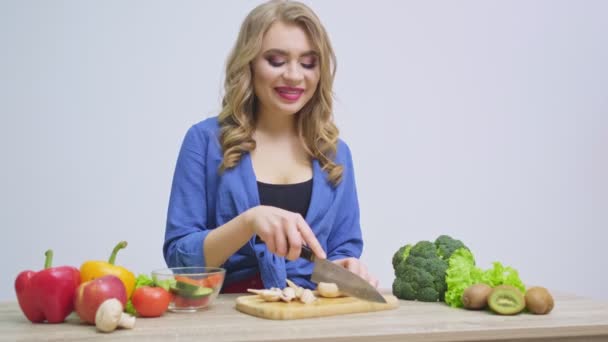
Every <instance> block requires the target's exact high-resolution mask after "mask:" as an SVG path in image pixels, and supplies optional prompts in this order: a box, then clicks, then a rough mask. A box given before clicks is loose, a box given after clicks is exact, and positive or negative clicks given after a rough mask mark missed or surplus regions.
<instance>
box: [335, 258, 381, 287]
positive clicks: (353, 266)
mask: <svg viewBox="0 0 608 342" xmlns="http://www.w3.org/2000/svg"><path fill="white" fill-rule="evenodd" d="M333 262H334V263H335V264H338V265H340V266H342V267H344V268H346V269H347V270H349V271H351V272H353V273H354V274H356V275H358V276H359V277H361V278H363V279H365V280H367V281H368V282H369V283H370V284H372V286H373V287H378V279H376V278H375V277H373V276H372V275H370V274H369V273H367V267H366V266H365V265H364V264H363V263H362V262H361V261H360V260H359V259H357V258H345V259H338V260H334V261H333Z"/></svg>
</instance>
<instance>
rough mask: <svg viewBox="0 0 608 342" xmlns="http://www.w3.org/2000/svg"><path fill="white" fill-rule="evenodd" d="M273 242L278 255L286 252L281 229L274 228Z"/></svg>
mask: <svg viewBox="0 0 608 342" xmlns="http://www.w3.org/2000/svg"><path fill="white" fill-rule="evenodd" d="M282 223H283V222H282ZM283 224H284V223H283ZM274 243H275V247H276V251H275V254H276V255H278V256H285V255H286V254H287V239H286V237H285V233H284V231H283V229H281V228H280V229H275V231H274Z"/></svg>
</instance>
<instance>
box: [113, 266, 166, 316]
mask: <svg viewBox="0 0 608 342" xmlns="http://www.w3.org/2000/svg"><path fill="white" fill-rule="evenodd" d="M174 285H175V279H165V280H159V279H152V278H150V277H149V276H147V275H145V274H139V275H138V276H137V279H136V280H135V291H134V292H133V297H135V292H137V289H139V288H140V287H146V286H147V287H157V288H160V289H164V290H165V291H166V292H167V293H168V295H169V299H170V298H171V294H170V293H169V290H170V288H171V287H172V286H174ZM140 306H141V304H140ZM165 310H166V309H165ZM125 312H127V313H129V314H131V315H137V314H138V310H137V309H136V308H135V306H134V305H133V298H131V299H129V300H128V301H127V305H125ZM140 314H141V313H140ZM142 316H143V315H142Z"/></svg>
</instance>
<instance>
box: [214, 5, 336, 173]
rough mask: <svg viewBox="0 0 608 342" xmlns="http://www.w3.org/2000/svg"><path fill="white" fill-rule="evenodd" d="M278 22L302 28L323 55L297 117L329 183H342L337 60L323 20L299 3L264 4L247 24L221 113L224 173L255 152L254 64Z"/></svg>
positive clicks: (229, 67) (231, 63)
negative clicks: (311, 89) (335, 89)
mask: <svg viewBox="0 0 608 342" xmlns="http://www.w3.org/2000/svg"><path fill="white" fill-rule="evenodd" d="M277 21H281V22H284V23H294V24H297V25H299V26H300V27H301V28H302V29H304V30H305V31H306V33H307V34H308V37H309V39H310V40H311V42H312V44H313V47H314V49H315V50H316V51H317V52H318V54H319V57H318V63H319V67H320V78H319V84H318V86H317V89H316V90H315V93H314V95H313V96H312V98H311V99H310V100H309V101H308V103H306V105H304V107H303V108H302V109H301V110H300V111H299V112H298V113H296V114H295V115H297V118H296V120H297V132H298V136H299V138H300V141H301V142H302V144H303V146H304V148H305V150H306V152H307V153H308V155H309V156H310V157H311V158H313V159H317V160H318V161H319V163H320V165H321V167H322V169H323V170H324V171H325V172H327V174H328V178H329V180H330V181H331V182H332V184H333V185H337V184H338V183H339V182H340V180H341V179H342V172H343V166H342V165H338V164H336V163H335V162H334V157H335V154H336V148H337V144H338V133H339V132H338V128H337V127H336V125H335V124H334V122H333V115H332V95H333V93H332V87H333V82H334V77H335V73H336V56H335V54H334V51H333V48H332V47H331V44H330V41H329V37H328V35H327V32H326V31H325V28H324V27H323V25H322V24H321V22H320V20H319V18H318V17H317V16H316V15H315V13H314V12H313V11H312V10H311V9H310V8H309V7H307V6H306V5H304V4H302V3H300V2H297V1H286V0H279V1H276V0H275V1H269V2H266V3H264V4H262V5H259V6H258V7H256V8H254V9H253V10H252V11H251V12H250V13H249V15H248V16H247V17H246V18H245V21H244V22H243V24H242V26H241V29H240V32H239V35H238V38H237V41H236V44H235V46H234V48H233V49H232V51H231V53H230V55H229V56H228V60H227V63H226V78H225V81H224V92H225V94H224V98H223V100H222V110H221V112H220V114H219V124H220V128H221V133H220V144H221V146H222V151H223V153H224V158H223V161H222V164H221V165H220V170H219V171H220V172H224V171H225V170H227V169H229V168H232V167H234V166H236V165H237V164H238V163H239V161H240V159H241V156H242V154H243V153H246V152H250V151H252V150H253V149H255V141H254V140H253V137H252V135H253V131H254V128H255V109H256V101H257V99H256V96H255V93H254V90H253V79H252V66H251V62H252V61H253V60H254V59H255V58H256V56H257V55H258V54H259V53H260V52H261V51H260V50H261V48H262V38H263V36H264V34H265V33H266V31H267V30H268V29H269V28H270V26H271V25H272V24H273V23H274V22H277Z"/></svg>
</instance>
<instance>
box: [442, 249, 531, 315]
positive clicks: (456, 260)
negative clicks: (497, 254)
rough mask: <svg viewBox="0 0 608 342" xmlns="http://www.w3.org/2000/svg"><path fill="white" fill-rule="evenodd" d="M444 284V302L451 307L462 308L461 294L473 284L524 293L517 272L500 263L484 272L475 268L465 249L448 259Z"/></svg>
mask: <svg viewBox="0 0 608 342" xmlns="http://www.w3.org/2000/svg"><path fill="white" fill-rule="evenodd" d="M445 282H446V285H447V291H446V292H445V302H446V303H447V304H448V305H450V306H452V307H462V306H463V303H462V294H463V292H464V290H466V289H467V288H468V287H469V286H471V285H474V284H479V283H483V284H487V285H489V286H491V287H496V286H498V285H512V286H515V287H516V288H518V289H519V290H520V291H522V292H524V293H525V291H526V287H525V285H524V284H523V282H522V281H521V279H520V278H519V274H518V273H517V270H515V269H514V268H512V267H508V266H503V265H502V264H501V263H500V262H494V263H493V267H492V268H490V269H488V270H485V271H484V270H482V269H481V268H479V267H477V266H475V258H474V257H473V254H472V253H471V252H470V251H469V250H468V249H466V248H460V249H458V250H456V251H455V252H454V253H453V254H452V256H451V257H450V259H449V265H448V268H447V270H446V275H445Z"/></svg>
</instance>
